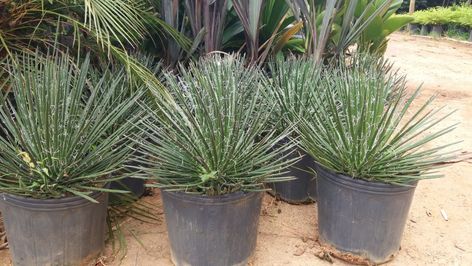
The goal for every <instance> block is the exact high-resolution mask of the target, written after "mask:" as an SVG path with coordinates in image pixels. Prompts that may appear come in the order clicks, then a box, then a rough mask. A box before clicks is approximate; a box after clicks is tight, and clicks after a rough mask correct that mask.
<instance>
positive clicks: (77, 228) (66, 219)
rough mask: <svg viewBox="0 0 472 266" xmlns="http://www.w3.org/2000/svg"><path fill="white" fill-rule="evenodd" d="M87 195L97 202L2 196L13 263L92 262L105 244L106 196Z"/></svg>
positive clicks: (103, 194) (100, 194)
mask: <svg viewBox="0 0 472 266" xmlns="http://www.w3.org/2000/svg"><path fill="white" fill-rule="evenodd" d="M91 196H92V197H93V198H94V199H96V200H97V201H99V202H100V203H99V204H96V203H92V202H90V201H88V200H86V199H84V198H80V197H68V198H62V199H47V200H38V199H31V198H24V197H19V196H13V195H5V194H4V195H2V196H1V200H0V203H1V206H0V207H1V211H2V214H3V218H4V223H5V229H6V232H7V238H8V245H9V247H10V252H11V255H12V260H13V264H14V265H16V266H23V265H25V266H30V265H84V264H86V263H87V262H93V260H94V259H95V258H97V257H98V255H99V254H100V252H101V250H102V249H103V247H104V244H105V229H106V214H107V212H106V210H107V205H108V202H107V201H108V195H107V194H106V193H93V194H92V195H91Z"/></svg>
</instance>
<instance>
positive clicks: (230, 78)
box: [140, 56, 295, 195]
mask: <svg viewBox="0 0 472 266" xmlns="http://www.w3.org/2000/svg"><path fill="white" fill-rule="evenodd" d="M181 73H182V74H181V77H176V76H175V75H174V74H172V73H167V74H166V75H165V78H166V85H167V87H168V88H169V90H170V91H171V93H172V94H173V95H174V97H175V99H176V102H177V104H176V105H174V104H169V103H168V102H164V103H162V104H161V105H159V107H158V109H156V110H149V112H150V113H151V116H152V118H153V119H151V120H149V121H147V122H145V123H143V129H142V130H143V131H145V132H148V134H147V138H146V139H147V141H145V142H144V143H143V144H142V145H141V146H142V147H143V154H144V156H143V158H141V159H140V161H141V162H143V163H146V164H147V166H146V167H144V168H145V170H146V172H148V173H149V175H151V176H153V177H154V178H155V179H156V181H157V183H155V186H157V187H160V188H163V189H167V190H181V191H186V192H189V193H199V194H206V195H221V194H226V193H232V192H236V191H251V190H263V189H264V186H263V183H264V182H276V181H283V180H289V178H287V177H280V172H282V170H283V169H284V168H285V167H287V166H289V165H290V164H291V163H293V162H294V159H292V160H286V156H288V155H289V154H290V152H288V151H290V150H291V148H292V147H293V146H294V145H295V143H294V142H293V141H288V142H287V143H286V144H285V145H282V146H279V145H276V144H277V143H279V142H280V141H281V140H282V139H284V138H286V137H287V136H288V135H289V134H290V132H291V130H290V129H286V130H285V131H284V132H282V133H280V134H277V133H276V132H275V130H273V129H271V128H270V113H271V110H272V109H273V103H271V102H270V101H267V92H266V91H265V90H266V88H267V86H268V84H267V81H266V80H265V79H264V77H263V75H261V73H260V71H259V70H258V69H257V68H255V67H245V66H244V62H243V61H242V60H241V59H240V58H238V57H234V56H227V57H224V58H221V57H219V56H211V57H209V58H206V59H203V60H201V61H200V62H199V63H194V64H191V65H190V66H189V69H188V70H187V69H185V68H181ZM156 121H158V122H156ZM283 152H286V153H287V155H286V156H280V154H281V153H283Z"/></svg>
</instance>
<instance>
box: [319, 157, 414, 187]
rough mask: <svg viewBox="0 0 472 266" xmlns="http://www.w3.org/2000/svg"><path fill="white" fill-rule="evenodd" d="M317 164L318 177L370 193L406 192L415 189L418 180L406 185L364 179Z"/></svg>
mask: <svg viewBox="0 0 472 266" xmlns="http://www.w3.org/2000/svg"><path fill="white" fill-rule="evenodd" d="M317 164H318V171H319V172H320V173H322V174H318V178H320V177H321V178H324V179H325V180H326V181H328V182H331V183H333V184H337V185H340V186H342V187H345V188H350V189H355V190H358V191H362V192H364V193H370V194H399V193H408V192H409V191H410V190H412V189H415V188H416V186H417V184H418V181H413V182H411V183H410V184H408V185H396V184H389V183H384V182H379V181H366V180H364V179H358V178H353V177H351V176H348V175H344V174H341V173H336V172H334V171H332V170H330V169H327V168H326V167H324V166H322V165H320V164H319V163H317Z"/></svg>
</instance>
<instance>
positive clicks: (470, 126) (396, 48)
mask: <svg viewBox="0 0 472 266" xmlns="http://www.w3.org/2000/svg"><path fill="white" fill-rule="evenodd" d="M386 55H387V57H388V58H390V59H391V60H392V61H393V62H395V65H396V66H397V67H398V68H400V69H401V71H402V72H403V73H406V74H408V79H409V86H410V88H412V89H413V88H415V87H416V86H418V85H420V84H421V83H423V93H422V95H421V96H420V99H419V100H420V102H421V101H423V100H425V99H427V98H428V97H429V96H431V95H433V94H438V98H437V100H436V102H435V105H436V106H445V109H444V110H443V112H447V111H451V110H457V112H455V113H454V114H453V115H452V116H451V118H450V119H449V121H448V123H455V122H460V125H459V127H458V129H457V130H455V131H454V132H453V133H452V134H450V135H449V137H448V138H447V139H446V140H445V141H448V140H456V139H457V140H463V142H462V143H461V144H459V145H458V146H460V148H461V149H462V151H466V152H472V120H471V119H470V118H471V117H472V98H471V97H472V45H466V44H461V43H456V42H449V41H445V40H433V39H425V38H420V37H411V36H407V35H403V34H395V35H393V36H392V37H391V41H390V43H389V47H388V51H387V54H386ZM443 173H444V174H445V175H446V178H444V179H438V180H428V181H422V182H420V184H419V186H418V188H417V190H416V194H415V198H414V201H413V205H412V207H411V210H410V215H409V218H408V222H407V225H406V229H405V232H404V237H403V242H402V247H401V250H400V251H399V253H398V254H397V256H396V257H395V259H394V260H393V261H392V262H390V263H388V265H472V222H471V220H472V178H471V177H472V164H471V162H470V161H469V162H460V163H457V164H455V165H453V166H451V167H449V168H445V169H444V170H443ZM143 200H144V201H147V202H150V203H151V204H153V205H154V206H155V213H156V215H157V216H158V217H159V219H160V220H161V221H160V222H157V223H156V224H149V223H142V222H139V221H136V220H133V219H126V220H124V221H123V223H122V227H123V231H124V233H125V236H126V244H127V253H126V254H124V253H120V254H118V255H117V256H112V255H111V254H112V253H111V245H110V244H109V245H108V246H107V251H106V252H105V255H104V257H103V260H102V261H103V264H105V265H143V266H144V265H153V266H154V265H159V266H166V265H172V262H171V261H170V251H169V246H168V238H167V233H166V229H165V222H164V217H163V216H162V204H161V201H160V197H159V193H158V191H156V192H155V194H154V196H151V197H146V198H144V199H143ZM441 209H442V210H444V211H445V212H446V213H447V216H448V218H449V220H448V221H446V220H445V219H444V218H443V217H442V215H441V212H440V211H441ZM316 239H317V222H316V205H314V204H311V205H289V204H286V203H284V202H276V201H274V200H273V198H271V197H270V196H268V195H266V196H265V199H264V205H263V211H262V215H261V220H260V228H259V235H258V243H257V248H256V253H255V255H254V258H253V259H252V261H251V265H254V266H278V265H297V266H302V265H330V264H331V263H330V262H327V261H326V260H322V259H320V258H319V256H320V254H321V251H322V248H321V247H320V245H319V243H318V242H317V241H316ZM9 264H10V263H9V258H8V253H7V251H0V265H9ZM332 264H334V265H344V264H345V263H344V262H342V261H340V260H337V259H334V261H333V263H332Z"/></svg>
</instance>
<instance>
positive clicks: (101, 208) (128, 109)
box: [0, 55, 142, 265]
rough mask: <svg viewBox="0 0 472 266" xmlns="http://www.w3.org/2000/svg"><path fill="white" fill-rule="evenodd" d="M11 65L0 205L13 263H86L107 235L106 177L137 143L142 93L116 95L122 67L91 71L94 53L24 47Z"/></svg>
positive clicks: (2, 114)
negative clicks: (77, 57)
mask: <svg viewBox="0 0 472 266" xmlns="http://www.w3.org/2000/svg"><path fill="white" fill-rule="evenodd" d="M11 65H12V66H11V67H10V69H9V71H10V72H11V75H9V77H10V79H9V80H8V82H7V83H6V84H8V86H9V90H10V93H11V94H9V95H8V97H6V99H7V100H6V101H5V102H4V104H3V105H2V107H1V108H0V118H1V121H2V123H1V125H0V126H1V127H0V130H1V134H0V147H1V150H2V152H1V153H0V192H1V193H2V194H1V197H0V208H1V211H2V215H3V217H4V222H5V228H6V232H7V237H8V241H9V247H10V251H11V254H12V259H13V263H14V264H15V265H82V263H86V262H87V261H89V260H91V259H94V257H95V256H96V255H98V253H100V252H101V250H102V247H103V245H104V238H105V229H106V212H107V200H108V195H107V193H106V192H109V191H110V190H109V189H108V188H107V184H108V183H109V182H110V181H112V178H111V176H112V175H111V174H112V173H113V172H115V171H118V170H120V169H121V165H122V164H123V162H125V161H126V160H127V158H128V155H129V154H130V153H131V152H132V147H131V145H129V144H132V140H130V139H131V138H130V136H127V134H128V132H130V130H132V129H133V127H134V126H133V125H134V124H136V123H137V122H138V120H139V119H141V117H142V113H140V112H141V111H139V110H141V109H140V108H137V107H136V106H137V105H136V102H137V100H138V98H139V95H140V94H139V93H137V94H136V95H135V96H133V97H131V98H129V99H127V100H126V101H123V102H116V101H114V99H116V98H115V97H116V95H119V93H121V91H127V89H126V88H124V87H123V82H122V81H123V79H125V76H124V74H123V73H122V74H121V75H115V76H113V77H111V76H110V75H103V77H102V78H100V79H94V78H91V73H92V72H93V71H92V70H91V68H90V67H89V63H88V59H85V60H84V61H83V63H81V64H80V65H79V64H76V63H73V60H72V59H71V58H69V57H68V56H66V55H49V56H45V57H43V56H40V55H35V56H30V55H24V56H21V57H18V58H17V64H11ZM123 117H127V122H126V123H119V126H116V123H117V122H118V121H122V120H123ZM111 129H113V130H111ZM116 178H119V177H116ZM115 192H116V191H115Z"/></svg>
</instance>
